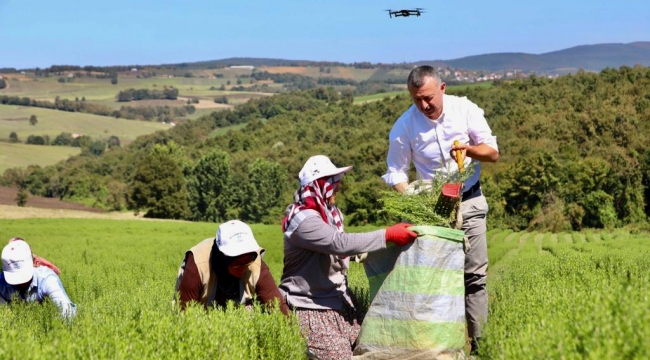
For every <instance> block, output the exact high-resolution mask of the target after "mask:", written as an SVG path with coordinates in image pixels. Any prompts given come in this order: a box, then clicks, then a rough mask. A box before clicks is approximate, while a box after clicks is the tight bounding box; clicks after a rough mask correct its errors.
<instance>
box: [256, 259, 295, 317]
mask: <svg viewBox="0 0 650 360" xmlns="http://www.w3.org/2000/svg"><path fill="white" fill-rule="evenodd" d="M255 293H256V294H257V297H258V299H259V300H260V301H261V302H262V304H271V303H272V302H273V301H275V299H277V300H278V303H279V305H280V311H282V313H283V314H285V315H287V314H289V307H288V306H287V303H286V301H285V300H284V297H283V296H282V294H280V290H278V286H277V285H276V284H275V280H273V275H271V271H270V270H269V267H268V266H267V265H266V263H265V262H264V261H262V268H261V270H260V278H259V280H257V286H256V287H255Z"/></svg>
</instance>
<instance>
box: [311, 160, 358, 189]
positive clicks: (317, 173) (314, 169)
mask: <svg viewBox="0 0 650 360" xmlns="http://www.w3.org/2000/svg"><path fill="white" fill-rule="evenodd" d="M350 169H352V166H344V167H340V168H338V167H336V166H334V164H332V160H330V158H328V157H327V156H325V155H315V156H312V157H310V158H309V159H308V160H307V162H306V163H305V165H304V166H303V167H302V170H300V173H299V174H298V178H299V179H300V186H305V185H307V184H309V183H310V182H312V181H314V180H317V179H320V178H322V177H328V176H333V175H339V174H343V173H346V172H348V171H350Z"/></svg>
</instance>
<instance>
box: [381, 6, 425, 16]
mask: <svg viewBox="0 0 650 360" xmlns="http://www.w3.org/2000/svg"><path fill="white" fill-rule="evenodd" d="M386 11H388V16H390V17H391V18H392V17H393V16H395V17H398V16H404V17H409V16H411V15H415V16H420V15H421V14H423V13H424V9H423V8H415V9H413V10H409V9H404V10H390V9H389V10H386Z"/></svg>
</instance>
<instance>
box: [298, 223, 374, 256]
mask: <svg viewBox="0 0 650 360" xmlns="http://www.w3.org/2000/svg"><path fill="white" fill-rule="evenodd" d="M289 241H290V242H292V243H293V244H294V245H295V246H298V247H301V248H303V249H307V250H310V251H314V252H318V253H323V254H330V255H340V256H350V255H356V254H361V253H365V252H370V251H375V250H379V249H384V248H386V230H376V231H371V232H366V233H357V234H353V233H344V232H338V231H336V229H335V228H334V227H332V226H330V225H328V224H326V223H325V222H323V220H322V219H321V217H320V216H318V215H315V216H308V217H307V218H305V219H304V220H303V221H302V222H301V223H300V225H298V228H297V229H296V231H294V232H293V234H291V238H289Z"/></svg>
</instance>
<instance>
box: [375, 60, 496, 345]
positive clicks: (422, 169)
mask: <svg viewBox="0 0 650 360" xmlns="http://www.w3.org/2000/svg"><path fill="white" fill-rule="evenodd" d="M445 86H446V85H445V83H444V82H442V80H441V79H440V76H439V75H438V73H437V72H436V71H435V69H434V68H433V67H431V66H420V67H417V68H415V69H413V70H412V71H411V73H410V74H409V77H408V90H409V93H410V94H411V98H412V99H413V103H414V104H413V105H412V106H411V107H410V108H409V109H408V110H406V111H405V112H404V113H403V114H402V116H400V118H399V119H397V121H396V122H395V124H394V125H393V128H392V130H391V132H390V136H389V150H388V157H387V163H388V171H387V172H386V174H385V175H384V176H383V179H384V180H385V181H386V183H387V184H388V185H390V186H392V187H393V188H394V189H395V190H396V191H398V192H400V193H402V192H404V191H405V190H406V188H407V186H408V183H409V178H408V171H409V167H410V164H411V162H413V165H414V166H415V169H416V171H417V173H418V176H419V177H420V178H421V179H422V180H431V179H433V178H435V177H436V176H447V175H448V174H451V173H453V172H457V171H458V165H457V164H456V150H460V151H461V152H462V155H463V159H464V162H465V167H468V166H470V165H471V166H473V169H474V173H473V175H472V176H471V177H470V178H469V179H468V180H467V181H466V182H465V184H464V187H463V194H462V202H461V207H460V211H461V214H462V216H463V225H462V230H463V231H464V232H465V235H466V236H467V237H468V239H469V242H470V246H471V249H470V250H469V251H468V252H467V254H466V255H465V315H466V320H467V328H468V333H469V336H470V337H471V338H472V352H476V350H477V348H478V339H479V338H480V337H481V325H482V324H484V323H485V322H486V321H487V311H488V307H487V292H486V290H485V280H486V277H487V266H488V257H487V237H486V232H487V228H486V223H485V218H486V215H487V212H488V205H487V202H486V200H485V197H484V196H483V194H482V192H481V185H480V182H479V177H480V174H481V168H480V163H481V162H496V161H497V160H498V159H499V149H498V147H497V142H496V136H493V135H492V130H491V129H490V127H489V126H488V124H487V121H486V120H485V117H484V116H483V110H482V109H481V108H479V107H478V106H477V105H476V104H474V103H473V102H471V101H469V100H468V99H467V98H465V97H462V98H460V97H457V96H451V95H445ZM454 140H458V141H459V142H460V145H456V146H455V145H454V144H453V143H454Z"/></svg>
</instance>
